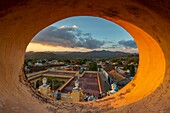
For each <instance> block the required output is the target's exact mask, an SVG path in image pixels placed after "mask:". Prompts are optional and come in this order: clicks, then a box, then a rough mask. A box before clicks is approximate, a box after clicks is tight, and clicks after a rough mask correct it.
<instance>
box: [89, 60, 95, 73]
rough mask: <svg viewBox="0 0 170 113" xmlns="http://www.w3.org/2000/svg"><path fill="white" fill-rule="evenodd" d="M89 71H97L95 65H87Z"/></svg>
mask: <svg viewBox="0 0 170 113" xmlns="http://www.w3.org/2000/svg"><path fill="white" fill-rule="evenodd" d="M89 70H90V71H97V63H96V62H91V63H90V65H89Z"/></svg>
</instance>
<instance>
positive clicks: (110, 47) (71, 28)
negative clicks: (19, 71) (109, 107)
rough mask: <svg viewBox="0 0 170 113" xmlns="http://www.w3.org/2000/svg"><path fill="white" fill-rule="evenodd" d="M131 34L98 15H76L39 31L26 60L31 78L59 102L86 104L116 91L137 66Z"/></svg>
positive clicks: (130, 76) (34, 86) (37, 88)
mask: <svg viewBox="0 0 170 113" xmlns="http://www.w3.org/2000/svg"><path fill="white" fill-rule="evenodd" d="M138 63H139V54H138V48H137V45H136V43H135V41H134V39H133V38H132V36H131V35H130V34H129V33H128V32H126V31H125V30H124V29H123V28H122V27H120V26H119V25H117V24H115V23H113V22H111V21H108V20H105V19H103V18H99V17H92V16H75V17H70V18H66V19H63V20H61V21H58V22H56V23H54V24H52V25H50V26H48V27H46V28H44V29H43V30H41V31H40V32H39V33H37V34H36V35H35V36H34V38H33V39H32V41H31V42H30V43H29V45H28V47H27V50H26V53H25V60H24V67H25V73H26V76H27V79H28V82H29V83H30V84H31V85H32V87H33V88H34V89H35V90H36V91H38V92H39V93H40V94H42V95H44V96H47V97H51V98H54V99H56V100H62V101H68V102H86V101H94V100H97V99H101V98H103V97H106V96H110V95H113V94H115V93H116V92H117V91H119V90H120V89H122V88H123V87H124V86H125V85H126V84H128V83H129V82H130V81H131V80H132V79H133V78H134V76H135V73H136V71H137V68H138Z"/></svg>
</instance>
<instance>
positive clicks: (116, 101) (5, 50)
mask: <svg viewBox="0 0 170 113" xmlns="http://www.w3.org/2000/svg"><path fill="white" fill-rule="evenodd" d="M0 3H1V4H0V6H1V13H0V14H1V15H0V26H1V28H0V31H1V36H2V37H1V38H0V51H1V55H0V58H1V59H2V60H1V61H0V72H1V76H0V78H1V79H0V88H1V90H2V91H1V92H0V95H1V97H0V103H1V104H0V105H1V106H0V110H1V111H2V112H11V111H12V112H17V111H22V110H23V109H24V111H25V112H30V111H32V110H33V111H36V112H41V111H42V109H44V111H46V112H47V110H46V109H45V108H44V107H42V106H41V104H40V103H39V102H38V101H37V100H36V99H34V98H33V97H32V96H31V94H30V93H29V92H28V90H27V88H26V87H25V86H22V87H21V84H20V83H19V81H18V75H19V70H20V68H21V67H22V63H23V58H24V52H25V49H26V46H27V45H28V43H29V42H30V41H31V39H32V37H33V36H34V35H35V34H36V33H37V32H38V31H40V30H41V29H43V28H44V27H46V26H48V25H50V24H52V23H54V22H56V21H58V20H61V19H63V18H66V17H70V16H78V15H89V16H90V15H91V16H98V17H102V18H105V19H108V20H111V21H113V22H115V23H117V24H119V25H120V26H122V27H123V28H124V29H126V30H127V31H128V32H129V33H130V34H131V35H132V36H133V37H134V39H135V41H136V43H137V45H138V48H139V53H140V56H139V57H140V62H139V69H138V72H137V75H136V77H135V79H134V80H133V81H132V82H131V83H130V84H128V85H127V86H126V87H125V88H123V89H122V90H121V91H119V92H118V93H117V94H116V95H114V96H112V97H108V98H105V99H102V100H99V101H96V102H90V103H82V105H83V106H86V107H87V108H84V109H85V110H87V111H88V109H89V108H98V109H101V110H104V111H107V112H114V111H115V112H158V111H159V112H168V111H170V108H169V106H168V105H170V100H169V98H170V97H169V95H170V91H169V88H170V78H169V68H168V67H169V61H170V60H169V59H170V58H169V54H170V51H169V42H170V38H169V35H170V33H169V31H170V23H169V20H170V15H169V13H168V12H169V11H170V9H168V3H169V1H168V0H165V1H164V2H162V1H161V0H160V1H159V2H155V1H153V0H150V1H148V0H143V2H140V1H138V0H136V1H134V0H125V1H105V0H86V1H81V0H71V1H67V0H64V1H53V0H49V1H46V0H34V1H31V0H28V1H20V0H16V1H15V2H12V3H10V2H9V1H8V0H6V2H4V1H1V2H0ZM37 4H38V5H37ZM141 37H142V38H141ZM143 75H147V76H145V79H144V78H142V76H143ZM9 78H10V79H12V80H13V81H14V82H13V85H10V82H9V81H8V79H9ZM151 81H152V84H150V82H151ZM141 83H142V84H141ZM146 86H147V87H146ZM18 89H19V90H18ZM12 92H13V93H12ZM134 95H135V96H134ZM25 97H27V98H25ZM25 101H26V102H27V103H25ZM43 106H45V105H43ZM37 107H40V108H41V110H40V109H37ZM7 108H8V109H7Z"/></svg>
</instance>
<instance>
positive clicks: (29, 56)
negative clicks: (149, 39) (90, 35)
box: [25, 50, 138, 59]
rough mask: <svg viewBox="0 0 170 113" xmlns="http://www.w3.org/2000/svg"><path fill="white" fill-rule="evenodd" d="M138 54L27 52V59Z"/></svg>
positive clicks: (108, 56) (83, 57) (106, 56)
mask: <svg viewBox="0 0 170 113" xmlns="http://www.w3.org/2000/svg"><path fill="white" fill-rule="evenodd" d="M129 55H138V54H137V53H125V52H120V51H116V52H112V51H105V50H102V51H90V52H26V53H25V59H78V58H80V59H85V58H86V59H96V58H99V59H102V58H115V57H121V56H129Z"/></svg>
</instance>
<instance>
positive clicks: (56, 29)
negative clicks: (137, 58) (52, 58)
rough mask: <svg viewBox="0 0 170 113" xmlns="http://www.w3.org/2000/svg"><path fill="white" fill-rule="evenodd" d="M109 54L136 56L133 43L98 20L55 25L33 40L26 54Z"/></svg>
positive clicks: (78, 19)
mask: <svg viewBox="0 0 170 113" xmlns="http://www.w3.org/2000/svg"><path fill="white" fill-rule="evenodd" d="M93 50H110V51H124V52H132V53H134V52H135V53H137V52H138V49H137V46H136V43H135V41H134V39H133V38H132V37H131V36H130V34H128V33H127V32H126V31H125V30H124V29H123V28H121V27H120V26H118V25H117V24H115V23H113V22H110V21H107V20H105V19H102V18H98V17H89V16H78V17H70V18H67V19H64V20H61V21H58V22H56V23H54V24H52V25H50V26H48V27H46V28H44V29H43V30H42V31H40V32H39V33H38V34H36V35H35V36H34V38H33V39H32V41H31V42H30V44H29V45H28V47H27V50H26V51H36V52H37V51H81V52H86V51H93Z"/></svg>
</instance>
